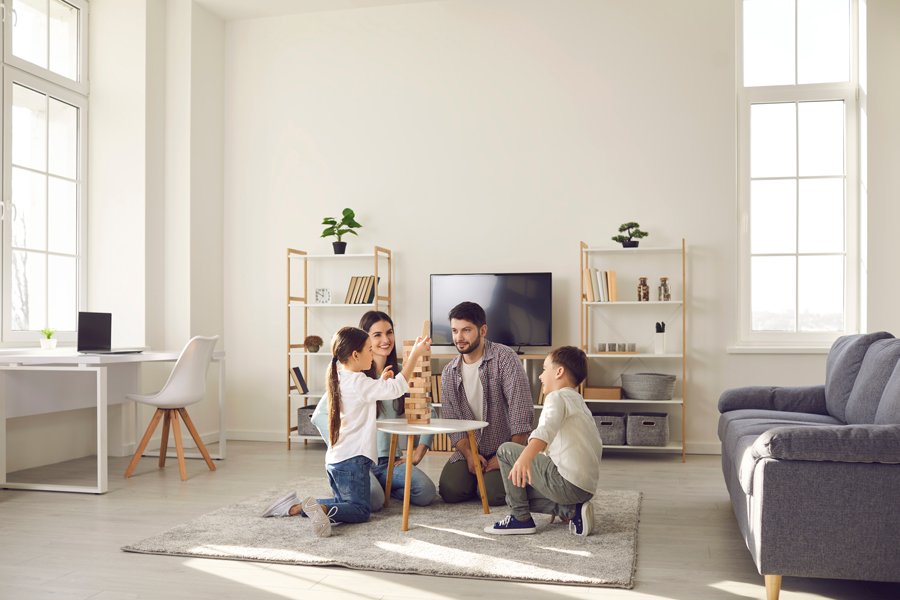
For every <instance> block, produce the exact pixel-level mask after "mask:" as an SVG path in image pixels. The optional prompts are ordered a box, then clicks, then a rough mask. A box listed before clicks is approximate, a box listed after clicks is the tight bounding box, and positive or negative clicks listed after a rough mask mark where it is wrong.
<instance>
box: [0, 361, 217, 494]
mask: <svg viewBox="0 0 900 600" xmlns="http://www.w3.org/2000/svg"><path fill="white" fill-rule="evenodd" d="M180 354H181V352H180V351H162V352H154V351H152V350H146V351H144V352H142V353H140V354H106V355H100V354H95V355H87V354H78V353H77V352H76V350H75V349H74V348H60V349H56V350H40V349H25V350H23V349H15V350H11V349H4V350H0V489H2V488H6V489H16V490H43V491H54V492H80V493H88V494H103V493H106V491H107V490H108V489H109V486H108V476H107V475H108V474H107V458H108V457H107V433H108V432H107V420H106V416H107V407H108V406H109V405H111V404H123V403H125V402H131V401H130V400H126V399H125V394H133V393H141V369H140V367H141V364H143V363H146V362H174V361H176V360H178V357H179V355H180ZM212 361H213V362H214V363H216V364H218V366H219V452H218V454H216V455H213V456H212V458H214V459H216V460H223V459H224V458H225V353H224V352H215V353H213V359H212ZM91 374H93V377H91ZM90 407H96V408H97V485H96V486H72V485H53V484H43V483H14V482H7V481H6V474H7V471H6V419H7V418H12V417H24V416H29V415H40V414H47V413H52V412H60V411H66V410H74V409H79V408H90ZM134 411H135V425H134V429H135V443H137V441H138V440H140V439H141V437H142V436H143V434H144V431H143V424H142V423H141V411H140V406H139V403H137V402H135V403H134ZM144 456H159V452H145V453H144ZM167 456H168V454H167ZM185 457H187V458H202V456H201V455H200V454H199V453H196V452H195V453H193V454H185Z"/></svg>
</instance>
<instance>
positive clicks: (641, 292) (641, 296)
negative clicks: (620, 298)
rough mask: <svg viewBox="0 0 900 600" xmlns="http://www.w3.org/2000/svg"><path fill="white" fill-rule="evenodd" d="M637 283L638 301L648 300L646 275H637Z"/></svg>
mask: <svg viewBox="0 0 900 600" xmlns="http://www.w3.org/2000/svg"><path fill="white" fill-rule="evenodd" d="M638 279H640V280H641V281H640V283H638V302H650V286H649V285H647V278H646V277H639V278H638Z"/></svg>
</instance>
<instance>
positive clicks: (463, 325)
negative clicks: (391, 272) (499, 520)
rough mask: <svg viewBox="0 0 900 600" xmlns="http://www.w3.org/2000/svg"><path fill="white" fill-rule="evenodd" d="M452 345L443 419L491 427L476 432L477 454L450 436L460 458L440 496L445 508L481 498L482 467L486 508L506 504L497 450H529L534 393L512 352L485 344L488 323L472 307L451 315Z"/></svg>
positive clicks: (447, 472) (461, 438)
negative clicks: (478, 465)
mask: <svg viewBox="0 0 900 600" xmlns="http://www.w3.org/2000/svg"><path fill="white" fill-rule="evenodd" d="M449 316H450V329H451V332H452V335H453V344H454V345H455V346H456V348H457V350H459V356H457V357H456V358H454V359H453V360H452V361H450V364H448V365H447V366H446V367H444V371H443V373H442V374H441V404H442V406H443V417H444V418H445V419H465V420H475V421H487V422H488V423H489V425H488V426H487V427H485V428H484V429H481V430H479V431H476V432H475V440H476V442H477V443H478V453H477V454H476V453H474V452H472V449H471V448H470V447H469V438H468V434H466V433H451V434H450V441H451V442H453V443H454V444H455V445H456V453H454V454H453V456H451V457H450V460H449V462H447V464H446V465H444V470H443V471H442V472H441V480H440V484H439V485H440V488H439V489H440V494H441V497H442V498H443V499H444V502H450V503H453V502H463V501H464V500H469V499H472V498H475V497H477V495H478V480H477V479H476V476H475V461H476V460H478V461H480V462H481V469H482V471H484V486H485V490H486V492H487V498H488V504H489V505H491V506H500V505H503V504H506V491H505V489H504V487H503V478H502V476H501V474H500V465H499V462H498V461H497V457H496V454H497V449H498V448H499V447H500V445H501V444H504V443H506V442H515V443H517V444H521V445H523V446H524V445H525V443H526V442H527V440H528V434H530V433H531V425H532V423H533V422H534V404H533V400H532V398H531V387H530V386H529V385H528V380H527V379H526V378H525V369H523V368H522V363H521V361H520V360H519V358H518V357H517V356H516V353H515V352H513V351H512V350H511V349H510V348H507V347H506V346H503V345H502V344H496V343H492V342H489V341H488V340H486V339H484V336H485V335H486V334H487V330H488V327H487V317H486V316H485V314H484V309H483V308H481V307H480V306H479V305H477V304H475V303H474V302H463V303H461V304H458V305H456V306H455V307H453V309H452V310H451V311H450V315H449Z"/></svg>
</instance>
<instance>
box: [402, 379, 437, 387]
mask: <svg viewBox="0 0 900 600" xmlns="http://www.w3.org/2000/svg"><path fill="white" fill-rule="evenodd" d="M407 383H409V387H411V388H414V387H425V386H427V385H429V384H430V383H431V380H429V379H425V378H424V377H410V378H409V381H408V382H407Z"/></svg>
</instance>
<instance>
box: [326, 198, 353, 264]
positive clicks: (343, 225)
mask: <svg viewBox="0 0 900 600" xmlns="http://www.w3.org/2000/svg"><path fill="white" fill-rule="evenodd" d="M341 214H342V215H343V216H342V218H341V220H340V221H338V220H336V219H333V218H331V217H326V218H325V220H324V221H322V225H328V227H327V228H326V229H325V231H323V232H322V236H321V237H328V236H332V235H333V236H335V237H336V238H337V241H336V242H332V246H334V253H335V254H343V253H344V251H345V250H346V249H347V242H342V241H341V237H342V236H344V235H345V234H347V233H352V234H353V235H359V234H358V233H356V232H355V231H353V230H354V229H358V228H360V227H362V225H360V224H359V223H357V222H356V214H355V213H354V212H353V211H352V210H350V209H349V208H345V209H344V211H343V212H342V213H341Z"/></svg>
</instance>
